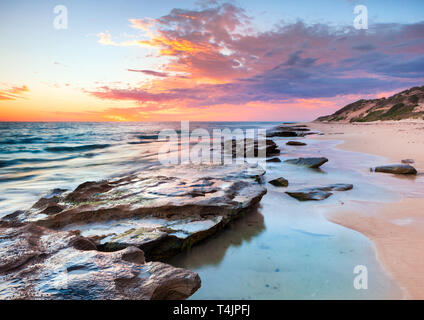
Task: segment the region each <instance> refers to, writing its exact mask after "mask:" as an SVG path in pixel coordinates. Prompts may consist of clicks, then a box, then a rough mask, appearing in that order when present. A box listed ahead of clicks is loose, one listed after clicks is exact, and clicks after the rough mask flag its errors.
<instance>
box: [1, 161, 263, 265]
mask: <svg viewBox="0 0 424 320" xmlns="http://www.w3.org/2000/svg"><path fill="white" fill-rule="evenodd" d="M264 173H265V171H264V170H263V169H262V168H260V167H259V166H257V167H254V166H251V165H249V164H243V165H226V166H219V165H176V166H169V167H163V166H161V167H153V168H151V169H148V170H145V171H143V172H139V173H137V174H132V175H129V176H124V177H119V178H114V179H110V180H105V181H98V182H86V183H83V184H81V185H80V186H78V187H77V188H76V189H75V190H74V191H72V192H70V191H68V192H64V193H62V194H60V195H56V196H54V197H50V198H42V199H40V200H39V201H38V202H37V203H36V204H35V205H34V206H33V207H32V208H30V209H28V210H25V211H18V212H15V213H13V214H11V215H9V216H6V217H5V218H3V219H4V220H7V221H11V222H25V223H28V222H32V223H34V224H37V225H39V226H43V227H48V228H52V229H56V230H64V231H70V230H78V231H80V232H81V235H82V236H84V237H86V238H90V239H91V240H92V241H93V243H95V245H96V246H97V248H98V249H99V250H103V251H116V250H122V249H124V248H126V247H129V246H136V247H138V248H140V249H141V250H143V251H144V253H145V254H146V257H147V258H148V259H150V260H152V259H153V260H162V259H164V258H167V257H170V256H172V255H175V254H177V253H179V252H181V250H185V249H189V248H190V247H191V246H192V245H194V244H195V243H197V242H199V241H201V240H203V239H205V238H207V237H209V236H211V235H212V234H214V233H215V232H217V231H218V230H219V229H222V228H223V227H224V226H225V225H227V224H228V223H229V222H231V221H232V220H233V219H235V218H237V217H239V216H240V215H241V214H243V213H244V212H246V211H247V210H249V209H250V208H252V207H254V206H255V205H256V204H257V203H258V202H259V201H260V200H261V198H262V197H263V195H264V194H265V193H266V189H265V188H264V187H263V186H262V185H261V183H260V181H261V177H262V176H263V174H264ZM53 205H54V206H56V207H58V208H60V210H58V211H57V212H52V213H49V214H46V208H50V207H51V206H53ZM85 245H87V246H88V244H85Z"/></svg>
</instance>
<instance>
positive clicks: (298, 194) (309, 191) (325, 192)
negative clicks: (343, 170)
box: [286, 183, 353, 201]
mask: <svg viewBox="0 0 424 320" xmlns="http://www.w3.org/2000/svg"><path fill="white" fill-rule="evenodd" d="M352 188H353V185H352V184H342V183H337V184H330V185H328V186H323V187H312V188H305V189H300V190H295V191H286V193H287V194H288V195H289V196H291V197H293V198H296V199H297V200H299V201H308V200H315V201H318V200H324V199H327V198H328V197H330V196H331V195H332V194H333V193H332V192H330V191H347V190H351V189H352Z"/></svg>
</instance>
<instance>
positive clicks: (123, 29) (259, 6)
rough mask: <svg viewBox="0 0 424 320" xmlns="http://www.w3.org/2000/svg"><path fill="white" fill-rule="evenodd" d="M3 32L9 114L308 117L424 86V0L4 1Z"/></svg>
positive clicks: (2, 109) (2, 85)
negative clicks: (362, 13) (62, 11)
mask: <svg viewBox="0 0 424 320" xmlns="http://www.w3.org/2000/svg"><path fill="white" fill-rule="evenodd" d="M57 5H62V6H64V7H66V9H67V26H66V28H61V29H58V28H56V27H55V24H54V21H55V20H56V21H57V17H58V15H59V13H58V12H56V13H55V12H54V8H55V6H57ZM357 5H364V6H365V7H366V8H367V13H368V29H361V30H358V29H356V28H355V27H354V19H355V18H356V17H357V15H358V14H355V13H354V8H355V6H357ZM62 22H63V20H62ZM56 26H57V25H56ZM0 38H1V42H2V44H1V49H0V121H179V120H191V121H289V120H294V121H304V120H313V119H315V118H316V117H318V116H322V115H326V114H330V113H332V112H334V111H336V110H337V109H339V108H341V107H343V106H344V105H346V104H348V103H351V102H353V101H356V100H358V99H362V98H365V99H370V98H379V97H383V96H389V95H391V94H393V93H395V92H398V91H400V90H403V89H406V88H409V87H412V86H416V85H423V84H424V81H423V80H424V1H422V0H403V1H394V0H385V1H379V0H361V1H354V0H297V1H284V0H278V1H277V0H275V1H271V0H262V1H256V0H255V1H253V0H243V1H231V0H230V1H218V0H201V1H198V0H173V1H171V0H158V1H144V0H114V1H112V0H111V1H100V0H91V1H83V0H73V1H70V0H68V1H64V0H55V1H49V0H38V1H32V0H14V1H1V2H0Z"/></svg>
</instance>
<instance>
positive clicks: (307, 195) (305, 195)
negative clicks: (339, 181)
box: [286, 188, 332, 201]
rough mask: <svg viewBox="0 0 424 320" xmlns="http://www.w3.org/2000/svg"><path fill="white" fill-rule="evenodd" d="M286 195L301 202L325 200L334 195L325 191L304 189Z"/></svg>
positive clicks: (288, 192)
mask: <svg viewBox="0 0 424 320" xmlns="http://www.w3.org/2000/svg"><path fill="white" fill-rule="evenodd" d="M286 193H287V194H288V195H289V196H291V197H293V198H296V199H297V200H299V201H308V200H324V199H327V198H328V197H329V196H331V195H332V193H331V192H328V191H323V190H319V189H313V188H311V189H302V190H297V191H286Z"/></svg>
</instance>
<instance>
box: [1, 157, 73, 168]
mask: <svg viewBox="0 0 424 320" xmlns="http://www.w3.org/2000/svg"><path fill="white" fill-rule="evenodd" d="M78 157H79V156H69V157H64V158H54V159H46V158H22V159H12V160H0V168H5V167H10V166H14V165H17V164H23V163H43V162H51V161H66V160H71V159H75V158H78Z"/></svg>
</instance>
